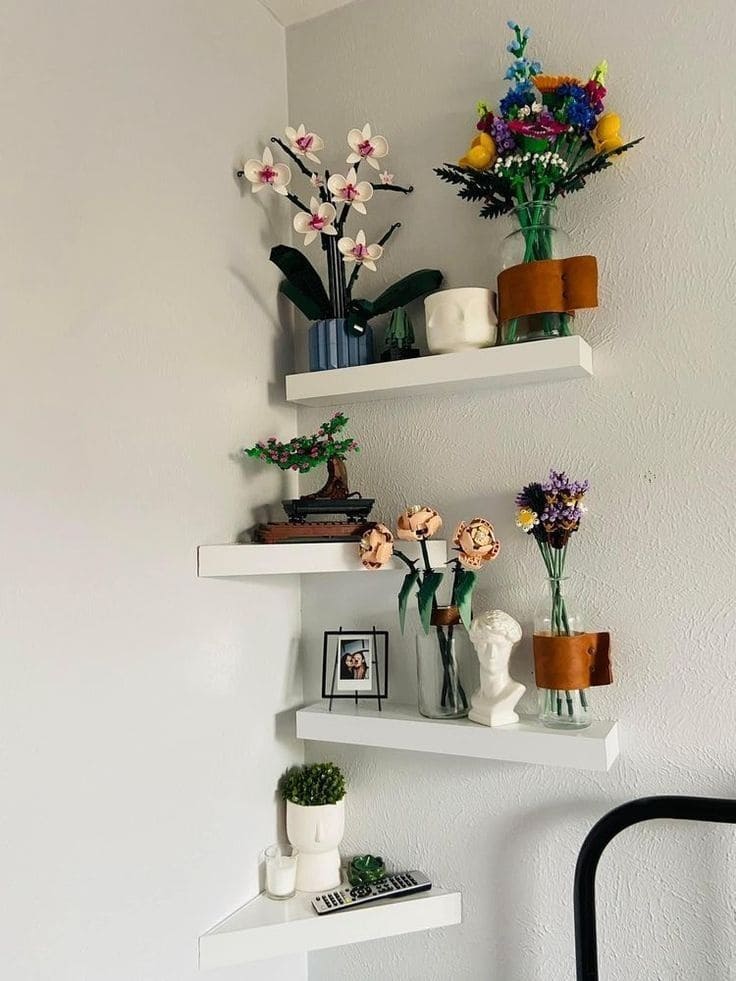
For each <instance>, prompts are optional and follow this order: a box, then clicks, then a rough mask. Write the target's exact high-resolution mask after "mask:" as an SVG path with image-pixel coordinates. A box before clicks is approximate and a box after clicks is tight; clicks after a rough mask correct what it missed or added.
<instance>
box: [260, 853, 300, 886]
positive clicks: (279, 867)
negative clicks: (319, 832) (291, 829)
mask: <svg viewBox="0 0 736 981" xmlns="http://www.w3.org/2000/svg"><path fill="white" fill-rule="evenodd" d="M298 854H299V852H298V851H297V850H296V848H292V847H291V846H289V845H286V846H284V847H283V848H282V847H281V846H280V845H271V846H270V848H267V849H266V851H265V856H266V895H267V896H268V898H269V899H291V897H292V896H293V895H294V893H295V892H296V860H297V856H298Z"/></svg>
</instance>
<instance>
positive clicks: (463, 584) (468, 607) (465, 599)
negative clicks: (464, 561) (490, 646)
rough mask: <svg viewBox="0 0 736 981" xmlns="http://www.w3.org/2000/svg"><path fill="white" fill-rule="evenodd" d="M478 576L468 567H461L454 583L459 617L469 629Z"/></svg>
mask: <svg viewBox="0 0 736 981" xmlns="http://www.w3.org/2000/svg"><path fill="white" fill-rule="evenodd" d="M477 579H478V576H477V575H476V574H475V573H474V572H471V571H470V569H461V570H460V572H459V573H458V577H457V583H456V585H455V603H456V605H457V608H458V610H459V611H460V619H461V620H462V621H463V623H464V624H465V627H466V628H467V629H468V630H469V629H470V622H471V620H472V619H473V590H474V589H475V583H476V581H477Z"/></svg>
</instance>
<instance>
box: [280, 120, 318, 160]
mask: <svg viewBox="0 0 736 981" xmlns="http://www.w3.org/2000/svg"><path fill="white" fill-rule="evenodd" d="M284 133H285V134H286V139H287V140H288V141H289V143H290V144H291V150H292V152H293V153H296V154H297V156H299V157H306V158H307V160H313V161H314V162H315V163H320V162H321V161H320V159H319V157H318V156H316V154H315V151H316V150H323V149H324V146H325V141H324V140H323V139H322V137H321V136H317V134H316V133H308V132H307V130H306V127H305V125H304V123H301V124H300V126H299V129H294V127H293V126H287V127H286V129H285V130H284Z"/></svg>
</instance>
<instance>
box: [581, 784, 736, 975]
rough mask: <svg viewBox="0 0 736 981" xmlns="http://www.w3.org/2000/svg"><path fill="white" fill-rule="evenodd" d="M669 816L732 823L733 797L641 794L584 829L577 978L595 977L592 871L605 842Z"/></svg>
mask: <svg viewBox="0 0 736 981" xmlns="http://www.w3.org/2000/svg"><path fill="white" fill-rule="evenodd" d="M657 818H670V819H674V820H676V821H677V820H680V821H709V822H713V823H715V824H736V800H729V799H727V798H721V797H678V796H671V797H641V798H639V799H638V800H632V801H629V802H628V803H627V804H622V805H621V806H620V807H616V808H614V809H613V810H612V811H609V812H608V814H606V815H605V816H604V817H602V818H601V819H600V821H598V823H597V824H595V825H594V826H593V828H592V829H591V830H590V832H589V833H588V836H587V837H586V839H585V841H584V842H583V845H582V848H581V849H580V854H579V855H578V861H577V865H576V867H575V889H574V893H573V906H574V910H575V957H576V965H577V981H598V938H597V931H596V917H595V873H596V870H597V868H598V862H599V860H600V857H601V855H602V854H603V852H604V850H605V849H606V846H607V845H608V844H609V843H610V842H611V841H612V839H613V838H615V837H616V835H617V834H619V832H621V831H624V830H625V829H626V828H630V827H631V825H632V824H639V823H640V822H641V821H652V820H655V819H657Z"/></svg>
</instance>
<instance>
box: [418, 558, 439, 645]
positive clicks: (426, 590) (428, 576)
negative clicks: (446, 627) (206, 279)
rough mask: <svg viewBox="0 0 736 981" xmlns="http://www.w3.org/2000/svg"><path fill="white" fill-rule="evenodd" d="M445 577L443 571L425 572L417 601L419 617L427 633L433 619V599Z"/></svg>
mask: <svg viewBox="0 0 736 981" xmlns="http://www.w3.org/2000/svg"><path fill="white" fill-rule="evenodd" d="M443 578H444V574H443V573H442V572H425V574H424V581H423V583H422V585H421V586H420V587H419V593H418V594H417V601H418V604H419V619H420V620H421V621H422V627H423V628H424V632H425V634H428V633H429V626H430V621H431V619H432V601H433V600H434V596H435V593H436V592H437V590H438V589H439V588H440V583H441V582H442V580H443Z"/></svg>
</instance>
